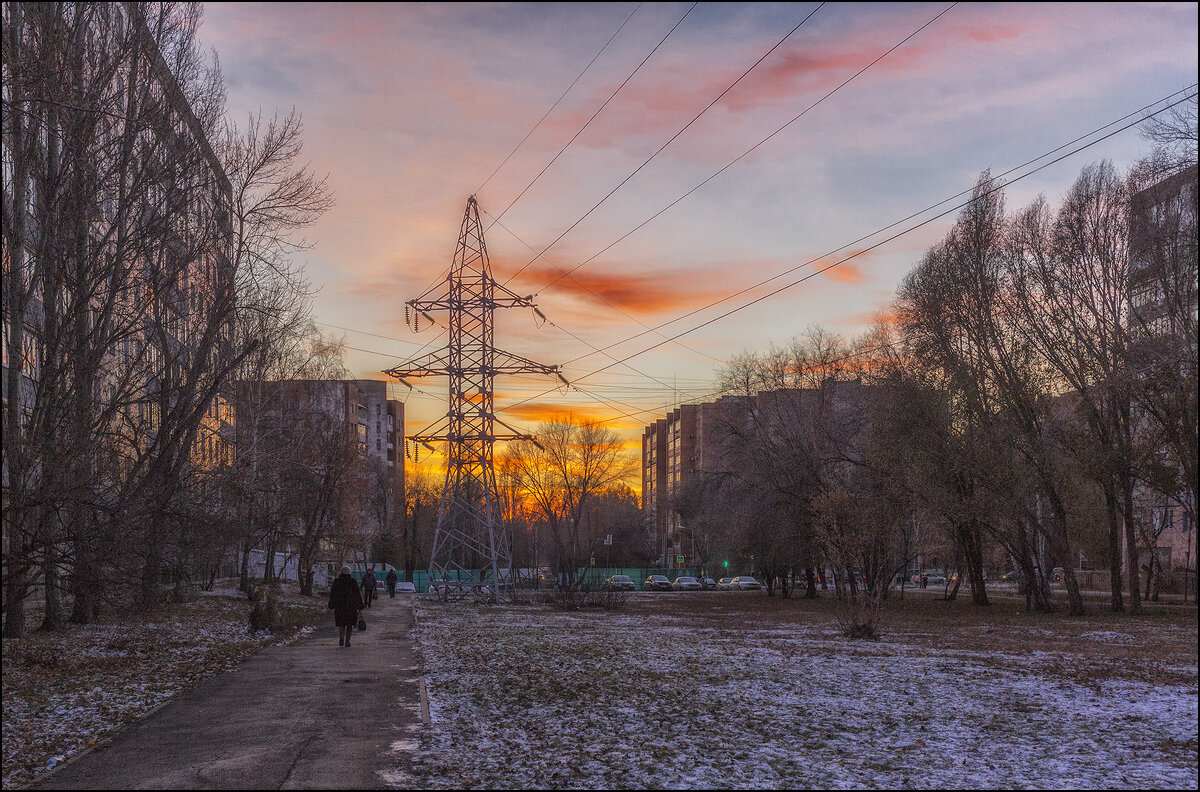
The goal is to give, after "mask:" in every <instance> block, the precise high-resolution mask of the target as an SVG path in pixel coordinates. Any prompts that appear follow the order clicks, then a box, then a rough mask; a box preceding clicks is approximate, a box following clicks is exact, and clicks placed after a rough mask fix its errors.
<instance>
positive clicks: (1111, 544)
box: [1104, 484, 1125, 613]
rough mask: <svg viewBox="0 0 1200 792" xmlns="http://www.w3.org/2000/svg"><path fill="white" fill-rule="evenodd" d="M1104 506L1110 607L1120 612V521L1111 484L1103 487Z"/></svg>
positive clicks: (1115, 494)
mask: <svg viewBox="0 0 1200 792" xmlns="http://www.w3.org/2000/svg"><path fill="white" fill-rule="evenodd" d="M1104 508H1105V510H1106V511H1107V512H1108V572H1109V584H1110V588H1111V591H1112V603H1111V605H1110V609H1111V610H1113V611H1116V612H1118V613H1120V612H1121V611H1124V610H1125V601H1124V596H1125V595H1124V593H1123V588H1124V587H1123V585H1122V583H1121V567H1122V562H1121V523H1120V518H1119V517H1118V516H1117V511H1118V508H1117V493H1116V490H1115V489H1114V488H1113V486H1112V485H1111V484H1106V485H1105V487H1104Z"/></svg>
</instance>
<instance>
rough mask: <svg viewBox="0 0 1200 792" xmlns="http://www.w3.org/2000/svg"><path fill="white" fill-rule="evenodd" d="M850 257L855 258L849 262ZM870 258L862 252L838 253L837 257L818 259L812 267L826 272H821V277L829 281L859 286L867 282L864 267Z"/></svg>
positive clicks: (868, 254)
mask: <svg viewBox="0 0 1200 792" xmlns="http://www.w3.org/2000/svg"><path fill="white" fill-rule="evenodd" d="M850 256H853V257H854V258H851V259H850V260H849V261H847V260H846V259H847V258H848V257H850ZM870 256H871V254H870V253H867V252H864V251H862V250H849V251H844V252H841V253H838V254H837V255H835V256H827V257H825V258H822V259H818V260H816V261H814V262H813V263H812V265H811V266H812V268H813V269H814V270H818V271H820V270H824V272H821V276H822V277H824V278H826V279H827V280H831V281H834V282H835V283H848V284H851V285H855V286H857V285H859V284H863V283H866V282H867V275H866V273H864V272H863V265H864V264H866V263H867V260H868V259H869V258H870ZM839 261H840V262H842V263H841V264H838V263H837V262H839ZM831 265H836V266H831ZM826 268H828V269H826Z"/></svg>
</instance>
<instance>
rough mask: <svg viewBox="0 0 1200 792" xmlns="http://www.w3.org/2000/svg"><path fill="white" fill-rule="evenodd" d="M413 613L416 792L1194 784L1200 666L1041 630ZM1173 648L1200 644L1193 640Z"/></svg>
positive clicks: (1098, 636) (733, 614)
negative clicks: (419, 691)
mask: <svg viewBox="0 0 1200 792" xmlns="http://www.w3.org/2000/svg"><path fill="white" fill-rule="evenodd" d="M685 596H686V595H685ZM735 596H736V595H735ZM416 608H417V615H418V619H419V626H418V630H417V634H418V635H419V644H420V651H421V653H422V655H423V661H424V664H425V668H426V673H427V684H428V691H429V705H430V713H431V717H432V728H431V730H430V734H429V736H428V740H427V745H426V750H425V751H424V753H423V757H424V758H423V761H420V762H419V763H418V764H417V765H416V767H414V768H412V769H411V770H410V772H413V773H414V777H415V778H417V779H420V782H421V784H422V785H424V786H432V787H476V788H477V787H501V788H515V787H524V788H697V787H703V788H762V787H773V788H775V787H789V788H793V787H818V788H822V787H824V788H829V787H833V788H879V787H884V788H887V787H922V788H943V789H946V788H959V787H969V788H993V787H1000V788H1081V787H1105V788H1146V787H1149V788H1181V789H1196V787H1197V688H1196V664H1195V655H1194V650H1193V653H1192V655H1191V658H1190V662H1189V661H1188V659H1186V655H1185V659H1184V660H1183V661H1182V662H1181V661H1180V660H1179V656H1178V654H1172V655H1170V656H1169V657H1168V658H1167V659H1166V660H1165V661H1163V662H1161V663H1151V664H1149V665H1150V666H1152V667H1150V668H1147V667H1146V664H1143V663H1140V662H1139V663H1131V664H1130V666H1137V667H1129V668H1126V664H1124V663H1123V662H1122V657H1121V656H1120V655H1119V654H1116V655H1112V656H1108V655H1105V656H1099V657H1098V656H1096V655H1094V654H1088V653H1086V652H1081V653H1075V652H1073V651H1072V650H1071V649H1070V648H1067V649H1064V648H1063V646H1064V644H1063V643H1062V642H1061V641H1058V642H1055V641H1048V640H1047V634H1049V635H1050V636H1054V635H1055V633H1054V630H1053V629H1047V628H1045V627H1044V626H1043V627H1033V626H1030V627H1029V628H1027V629H1028V630H1029V634H1028V636H1024V635H1022V634H1020V633H1019V632H1018V633H1014V632H1013V630H1019V629H1021V628H1009V627H1006V628H1005V634H1004V639H1005V640H1004V641H1002V642H999V641H998V642H997V645H998V646H1000V647H1001V648H992V647H989V646H988V645H987V644H988V640H990V636H988V635H984V633H991V632H992V628H991V627H990V626H989V625H982V626H968V627H961V628H960V629H961V630H962V631H963V635H964V636H966V638H967V639H969V640H967V639H964V640H962V641H956V640H954V639H953V637H950V636H947V638H948V640H947V641H946V642H944V644H943V646H941V647H937V646H936V644H937V643H938V642H937V641H936V640H931V635H930V633H929V632H928V631H925V632H921V631H919V630H913V631H911V632H907V633H906V632H904V631H903V630H897V631H893V632H891V633H889V634H888V636H887V637H886V638H885V640H883V641H880V642H862V641H854V642H851V641H847V640H845V639H843V638H842V637H840V635H839V634H838V633H837V631H836V629H835V628H834V626H833V623H832V622H831V621H826V620H821V619H811V620H807V621H803V620H802V621H798V622H796V623H792V624H781V623H779V622H777V621H771V620H759V619H757V618H755V616H754V613H747V614H743V615H739V614H738V612H737V609H736V608H734V609H732V610H730V611H729V612H728V613H727V614H726V615H725V616H723V617H722V618H718V619H714V618H711V617H709V616H707V615H705V616H699V615H696V614H695V613H689V612H687V611H679V610H672V609H670V608H664V609H662V611H661V612H656V611H655V610H653V609H645V608H641V609H631V611H616V612H604V611H596V612H584V613H562V612H556V611H551V610H547V609H544V608H537V607H531V606H504V607H481V606H477V605H466V604H462V605H455V604H441V603H438V602H436V601H428V600H424V599H422V600H420V601H418V603H417V605H416ZM632 610H637V612H632ZM1142 627H1144V628H1146V629H1150V630H1159V631H1160V632H1159V635H1161V634H1162V633H1161V630H1162V629H1167V630H1170V629H1177V628H1173V627H1171V626H1170V625H1140V626H1139V628H1142ZM1084 629H1086V628H1084ZM1077 632H1078V631H1077ZM972 636H975V637H972ZM934 637H935V638H936V636H934ZM1059 637H1061V636H1059ZM979 638H983V639H987V640H980V639H979ZM1138 640H1140V638H1139V637H1137V636H1135V635H1131V634H1128V633H1126V632H1116V631H1112V630H1101V629H1091V630H1089V631H1085V632H1079V634H1078V635H1076V637H1075V638H1074V639H1073V642H1072V643H1073V644H1076V645H1079V646H1090V647H1092V650H1093V651H1098V652H1110V651H1112V652H1120V651H1122V650H1125V649H1126V648H1127V647H1128V646H1129V645H1130V644H1131V643H1135V642H1136V641H1138ZM1179 641H1180V642H1181V643H1182V644H1183V645H1184V646H1186V645H1187V644H1188V643H1189V642H1190V643H1191V646H1192V647H1194V645H1195V644H1194V642H1195V634H1194V630H1192V631H1191V635H1190V636H1189V635H1187V634H1186V633H1183V634H1182V635H1181V636H1180V637H1179ZM1039 646H1048V647H1051V648H1049V649H1042V648H1034V647H1039ZM955 647H959V648H955ZM1126 671H1128V672H1129V673H1125V672H1126Z"/></svg>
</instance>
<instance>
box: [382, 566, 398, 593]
mask: <svg viewBox="0 0 1200 792" xmlns="http://www.w3.org/2000/svg"><path fill="white" fill-rule="evenodd" d="M399 579H400V576H399V575H397V574H396V570H394V569H389V570H388V573H387V575H386V576H384V578H383V582H384V583H387V590H388V596H389V597H391V598H392V599H395V598H396V581H397V580H399Z"/></svg>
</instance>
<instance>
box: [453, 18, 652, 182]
mask: <svg viewBox="0 0 1200 792" xmlns="http://www.w3.org/2000/svg"><path fill="white" fill-rule="evenodd" d="M643 5H645V3H638V4H637V6H635V7H634V9H633V11H632V12H630V14H629V16H627V17H626V18H625V21H624V22H622V23H621V26H620V27H618V28H617V30H616V32H615V33H613V34H612V35H611V36H609V37H608V41H606V42H604V46H603V47H601V48H600V49H599V50H597V51H596V54H595V55H593V56H592V59H591V60H590V61H588V64H587V66H584V67H583V71H581V72H579V75H578V76H577V77H576V78H575V79H574V80H572V81H571V84H570V85H568V86H567V90H565V91H563V92H562V96H560V97H558V99H556V100H555V102H554V104H552V105H550V109H549V110H547V111H546V112H545V113H543V114H542V117H541V118H539V119H538V121H537V123H536V124H534V125H533V128H532V129H530V130H529V131H528V132H527V133H525V137H523V138H521V142H520V143H518V144H517V145H516V146H515V147H514V148H513V150H512V151H510V152H508V156H507V157H505V158H504V161H503V162H501V163H500V164H499V165H497V166H496V169H495V170H494V171H492V172H491V175H489V176H488V177H487V178H486V179H484V180H483V184H481V185H479V188H478V189H476V190H475V194H476V195H478V194H479V193H481V192H483V188H484V187H487V185H488V182H490V181H491V180H492V177H493V176H495V175H496V174H497V173H499V172H500V169H501V168H503V167H504V166H505V165H506V164H508V161H509V159H511V158H512V155H513V154H516V153H517V149H519V148H521V146H523V145H525V141H526V140H529V136H530V135H532V134H533V133H534V132H536V131H537V129H538V127H540V126H541V125H542V122H543V121H545V120H546V118H548V117H549V115H550V114H551V113H553V112H554V108H556V107H558V105H559V103H560V102H562V100H563V99H564V98H565V97H566V95H567V94H569V93H570V92H571V89H572V88H574V87H575V83H577V82H579V80H580V79H582V77H583V75H585V74H587V71H588V69H590V68H592V64H593V63H595V62H596V59H597V58H599V57H600V55H601V54H603V52H604V50H606V49H608V45H609V44H612V43H613V40H614V39H615V38H616V37H617V36H618V35H620V33H621V31H622V30H624V29H625V26H626V25H628V24H629V20H631V19H633V15H634V14H636V13H637V12H638V10H639V9H641V7H642V6H643Z"/></svg>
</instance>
